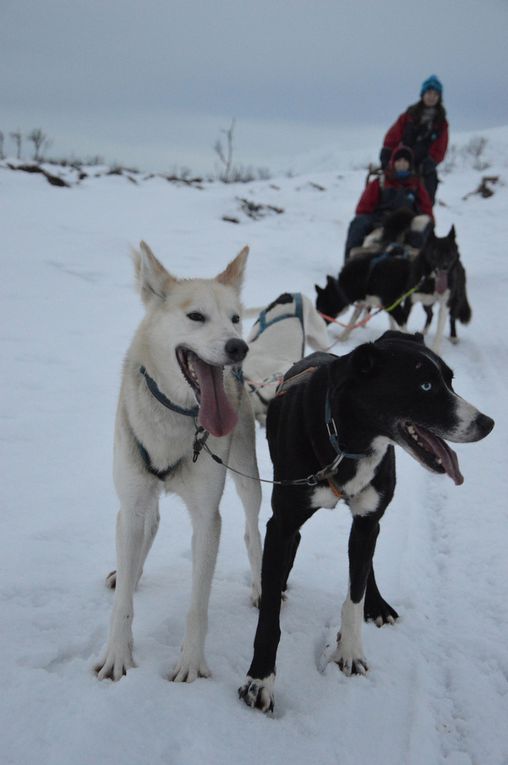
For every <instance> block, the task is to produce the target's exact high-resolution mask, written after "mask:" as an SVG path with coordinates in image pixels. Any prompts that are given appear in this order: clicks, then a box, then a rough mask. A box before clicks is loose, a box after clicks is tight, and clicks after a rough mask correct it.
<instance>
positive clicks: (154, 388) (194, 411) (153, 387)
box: [139, 367, 199, 417]
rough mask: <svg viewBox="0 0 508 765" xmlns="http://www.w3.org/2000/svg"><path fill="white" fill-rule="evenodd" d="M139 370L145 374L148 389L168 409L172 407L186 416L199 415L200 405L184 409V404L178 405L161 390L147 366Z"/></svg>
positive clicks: (174, 410) (172, 409) (173, 410)
mask: <svg viewBox="0 0 508 765" xmlns="http://www.w3.org/2000/svg"><path fill="white" fill-rule="evenodd" d="M139 371H140V372H141V374H142V375H143V377H144V378H145V380H146V385H147V387H148V390H149V391H150V393H151V394H152V396H154V397H155V398H156V399H157V401H158V402H159V403H160V404H162V406H165V407H166V409H171V411H172V412H177V414H183V415H185V416H186V417H197V415H198V414H199V406H197V405H196V406H193V407H192V408H191V409H184V408H183V407H182V406H178V404H174V403H173V402H172V401H170V400H169V398H167V396H165V395H164V393H163V392H162V391H161V390H159V387H158V385H157V383H156V382H155V380H154V379H152V378H151V377H150V375H149V374H148V372H147V371H146V369H145V367H140V369H139Z"/></svg>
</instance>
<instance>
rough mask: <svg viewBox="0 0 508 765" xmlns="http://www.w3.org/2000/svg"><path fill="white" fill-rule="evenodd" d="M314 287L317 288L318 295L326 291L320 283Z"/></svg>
mask: <svg viewBox="0 0 508 765" xmlns="http://www.w3.org/2000/svg"><path fill="white" fill-rule="evenodd" d="M314 289H315V290H316V292H317V294H318V295H321V294H322V293H323V292H324V289H323V288H322V287H320V286H319V284H315V285H314Z"/></svg>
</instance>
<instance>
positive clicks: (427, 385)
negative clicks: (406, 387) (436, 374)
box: [420, 382, 432, 392]
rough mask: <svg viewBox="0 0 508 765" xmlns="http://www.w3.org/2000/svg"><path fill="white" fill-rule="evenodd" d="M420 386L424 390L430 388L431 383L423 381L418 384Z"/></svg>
mask: <svg viewBox="0 0 508 765" xmlns="http://www.w3.org/2000/svg"><path fill="white" fill-rule="evenodd" d="M420 388H421V389H422V390H424V391H425V392H427V391H429V390H432V383H430V382H424V383H422V384H421V385H420Z"/></svg>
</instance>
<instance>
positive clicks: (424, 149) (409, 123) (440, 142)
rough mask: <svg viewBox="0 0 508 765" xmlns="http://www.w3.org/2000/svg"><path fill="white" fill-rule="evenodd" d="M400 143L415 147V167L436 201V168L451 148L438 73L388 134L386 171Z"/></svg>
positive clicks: (381, 156)
mask: <svg viewBox="0 0 508 765" xmlns="http://www.w3.org/2000/svg"><path fill="white" fill-rule="evenodd" d="M401 143H402V144H404V146H409V148H411V149H412V150H413V155H414V163H415V169H416V171H417V172H418V173H419V174H420V175H421V177H422V179H423V182H424V184H425V188H426V189H427V192H428V194H429V197H430V198H431V201H432V204H434V200H435V197H436V189H437V184H438V178H437V169H436V167H437V165H439V163H440V162H442V161H443V159H444V157H445V154H446V149H447V147H448V122H447V120H446V111H445V108H444V106H443V85H442V83H441V82H440V80H439V79H438V78H437V77H436V75H435V74H431V76H430V77H428V78H427V79H426V80H425V81H424V82H423V83H422V87H421V89H420V100H419V101H418V102H417V103H415V104H412V105H411V106H409V107H408V108H407V109H406V111H405V112H404V113H403V114H401V115H400V116H399V117H398V118H397V120H396V121H395V122H394V123H393V125H392V126H391V127H390V129H389V130H388V132H387V133H386V135H385V137H384V140H383V148H382V149H381V152H380V154H379V160H380V162H381V167H382V169H383V170H384V169H385V168H386V167H387V166H388V163H389V161H390V157H391V156H392V152H393V150H394V149H395V148H396V147H397V146H398V145H399V144H401Z"/></svg>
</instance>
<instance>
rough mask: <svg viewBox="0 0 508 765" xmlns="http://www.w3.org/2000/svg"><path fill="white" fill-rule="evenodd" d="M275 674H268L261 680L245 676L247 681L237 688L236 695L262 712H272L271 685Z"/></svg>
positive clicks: (249, 705)
mask: <svg viewBox="0 0 508 765" xmlns="http://www.w3.org/2000/svg"><path fill="white" fill-rule="evenodd" d="M274 682H275V675H273V674H272V675H268V677H264V678H263V679H262V680H258V679H255V678H252V677H249V676H247V682H246V683H245V685H242V687H241V688H239V689H238V696H239V697H240V698H241V699H243V700H244V701H245V703H246V704H247V706H248V707H251V708H252V709H260V710H261V711H262V712H273V686H274Z"/></svg>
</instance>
